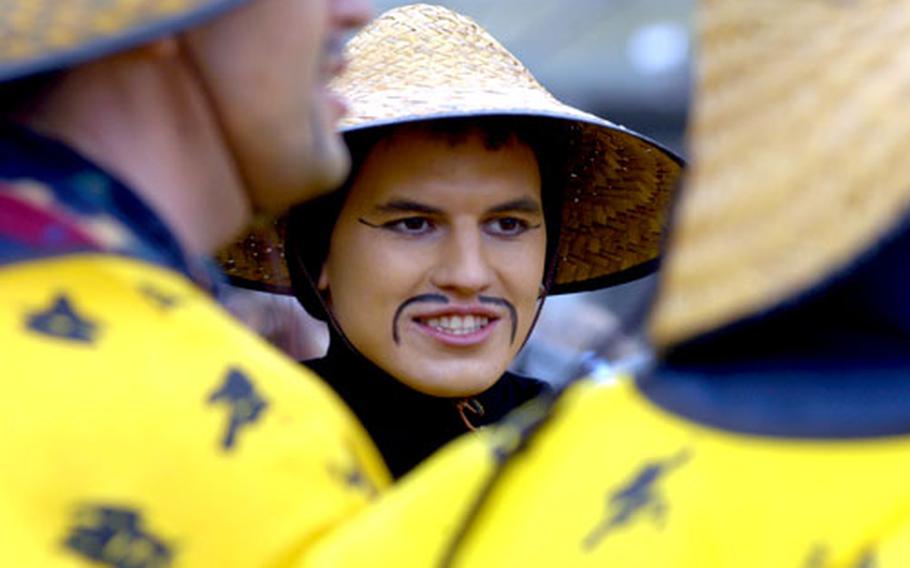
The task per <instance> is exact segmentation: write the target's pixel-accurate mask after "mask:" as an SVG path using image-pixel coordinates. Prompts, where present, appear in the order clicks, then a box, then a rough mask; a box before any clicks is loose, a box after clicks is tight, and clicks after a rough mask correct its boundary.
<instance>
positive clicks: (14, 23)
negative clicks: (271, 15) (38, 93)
mask: <svg viewBox="0 0 910 568" xmlns="http://www.w3.org/2000/svg"><path fill="white" fill-rule="evenodd" d="M248 1H250V0H0V15H2V16H0V81H9V80H12V79H16V78H20V77H25V76H28V75H32V74H36V73H41V72H44V71H52V70H56V69H62V68H66V67H71V66H74V65H77V64H79V63H84V62H86V61H90V60H92V59H97V58H99V57H102V56H105V55H108V54H111V53H115V52H118V51H123V50H125V49H129V48H131V47H134V46H137V45H141V44H143V43H147V42H149V41H153V40H155V39H157V38H160V37H164V36H166V35H168V34H171V33H174V32H177V31H179V30H182V29H187V28H191V27H193V26H196V25H198V24H201V23H203V22H205V21H206V20H208V19H210V18H212V17H214V16H216V15H218V14H220V13H222V12H224V11H226V10H229V9H231V8H233V7H235V6H238V5H240V4H243V3H245V2H248Z"/></svg>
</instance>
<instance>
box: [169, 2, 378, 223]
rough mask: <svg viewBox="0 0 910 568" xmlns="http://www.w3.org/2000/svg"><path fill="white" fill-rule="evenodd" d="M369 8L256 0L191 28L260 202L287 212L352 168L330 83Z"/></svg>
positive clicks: (208, 85)
mask: <svg viewBox="0 0 910 568" xmlns="http://www.w3.org/2000/svg"><path fill="white" fill-rule="evenodd" d="M370 13H371V1H370V0H252V1H251V2H249V3H247V4H246V5H244V6H242V7H240V8H238V9H235V10H233V11H231V12H229V13H227V14H226V15H224V16H222V17H220V18H217V19H215V20H214V21H213V22H211V23H209V24H207V25H205V26H201V27H199V28H196V29H193V30H191V31H189V32H188V33H187V34H186V36H185V39H186V45H187V46H188V49H189V52H190V54H191V57H192V58H193V60H194V61H195V64H196V65H197V67H198V71H199V74H200V77H201V82H202V83H203V86H204V88H205V89H206V90H207V91H208V94H209V97H210V99H211V103H212V105H213V107H214V109H215V112H216V114H217V119H218V120H219V121H220V124H221V127H222V129H223V132H224V136H225V139H226V143H227V145H228V149H229V151H230V152H231V153H232V154H233V156H234V160H235V162H236V164H237V167H238V170H239V172H238V173H239V174H240V176H241V177H242V179H244V181H245V182H246V186H247V191H248V194H249V198H250V201H251V202H252V204H253V206H254V207H257V208H259V209H262V210H265V211H271V212H280V211H282V210H284V209H285V208H287V207H288V206H289V205H292V204H294V203H297V202H299V201H302V200H306V199H309V198H312V197H314V196H315V195H317V194H319V193H322V192H324V191H327V190H329V189H332V188H334V187H335V186H337V185H338V184H339V183H340V182H341V181H343V179H344V177H345V176H346V175H347V171H348V154H347V150H346V149H345V147H344V145H343V143H342V141H341V139H340V138H339V136H338V135H337V134H336V132H335V123H336V121H337V120H338V118H340V116H341V115H342V114H343V113H344V103H343V102H342V101H341V100H340V99H338V98H337V97H335V96H334V95H331V94H329V93H328V91H327V90H326V88H325V84H326V82H327V81H328V79H330V78H331V77H332V76H333V75H334V74H336V73H338V72H339V71H340V70H341V67H342V65H343V61H342V59H341V47H342V37H341V36H342V34H343V33H344V32H346V31H348V30H350V29H353V28H356V27H359V26H361V25H363V24H364V23H365V22H366V21H367V20H368V18H369V17H370Z"/></svg>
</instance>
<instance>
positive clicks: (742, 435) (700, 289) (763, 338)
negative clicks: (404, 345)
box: [317, 0, 910, 568]
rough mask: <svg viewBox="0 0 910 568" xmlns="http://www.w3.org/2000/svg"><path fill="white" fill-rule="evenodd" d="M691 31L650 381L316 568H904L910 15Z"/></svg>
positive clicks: (427, 474) (743, 14)
mask: <svg viewBox="0 0 910 568" xmlns="http://www.w3.org/2000/svg"><path fill="white" fill-rule="evenodd" d="M698 16H699V20H698V21H699V26H700V28H699V32H700V38H699V45H700V49H701V53H700V58H699V65H700V67H699V68H698V77H699V79H698V84H697V91H696V105H695V109H694V117H693V130H692V135H691V138H690V145H691V146H690V147H691V152H692V158H693V161H692V169H691V177H690V178H689V179H688V182H687V183H688V186H687V187H686V190H687V191H685V192H683V194H682V197H681V201H680V203H679V206H678V210H677V211H676V212H675V213H676V215H675V218H674V224H673V225H672V231H673V232H672V234H671V240H670V246H669V250H668V253H667V254H668V256H667V259H668V262H667V264H666V266H665V271H664V272H663V274H662V277H663V282H662V285H661V290H660V293H659V297H658V301H657V304H656V308H655V311H654V313H653V319H652V322H651V329H652V331H653V337H654V338H655V340H656V341H657V342H658V345H659V346H660V348H661V356H660V360H659V362H658V364H657V365H656V368H655V369H654V370H653V371H652V372H650V373H642V374H640V375H639V376H637V377H635V378H634V379H631V380H625V381H623V382H620V383H619V384H616V383H613V385H612V386H608V385H606V384H602V383H601V384H598V383H597V382H596V381H592V380H582V381H580V382H578V383H577V384H576V385H574V386H573V387H571V388H569V389H568V390H566V391H565V394H564V395H563V396H562V397H561V398H560V399H558V401H557V402H556V404H555V405H553V406H552V407H550V408H549V409H547V408H546V406H545V405H541V407H540V408H539V409H537V410H534V409H530V410H528V411H526V412H521V411H520V412H519V413H518V414H516V415H514V416H513V417H510V418H509V419H507V421H506V423H505V425H504V426H503V427H502V428H499V429H496V430H493V431H488V432H487V433H482V434H481V435H480V436H477V437H473V438H470V439H466V440H463V441H460V442H458V443H456V444H455V445H453V446H452V447H451V448H449V449H447V451H445V452H443V453H441V454H440V455H438V456H434V458H432V459H431V460H429V461H428V462H427V463H426V464H425V465H424V468H423V470H422V471H421V474H422V475H421V476H419V477H418V476H414V477H411V478H409V479H407V480H405V481H404V482H403V483H401V484H400V485H398V486H397V487H396V488H395V490H394V491H393V492H392V493H390V494H387V495H386V499H387V501H386V502H385V503H383V506H382V507H380V508H377V509H376V510H375V511H372V513H374V514H372V515H366V516H364V517H362V518H361V519H360V520H359V522H358V523H355V524H354V525H351V526H349V527H347V528H346V530H345V531H344V532H342V533H340V534H338V535H336V539H335V540H333V541H327V542H326V543H325V548H323V549H322V550H321V551H320V552H321V553H322V555H321V556H320V557H319V560H320V561H321V562H323V563H324V565H331V566H346V565H356V564H357V561H358V560H363V559H368V558H377V557H382V556H383V555H384V554H387V553H390V550H391V549H392V548H394V547H395V546H396V544H399V543H400V540H398V539H399V538H400V537H397V536H396V535H399V534H401V533H402V532H403V531H404V532H406V533H407V539H408V546H407V547H406V548H400V547H399V554H398V565H399V566H404V565H411V566H430V565H434V566H438V565H458V566H478V565H489V566H506V565H508V566H529V565H534V566H538V565H550V566H575V565H578V566H690V567H696V566H697V567H705V566H737V567H768V566H774V567H781V566H792V567H805V568H809V567H848V568H860V567H865V568H868V567H872V566H874V567H876V568H889V567H895V568H903V567H905V566H908V565H910V484H908V483H907V476H908V475H910V293H908V290H910V160H908V159H907V153H908V151H910V106H908V105H907V101H906V98H907V93H908V92H910V40H908V38H910V5H908V4H907V3H905V2H890V1H884V0H857V1H854V2H822V1H817V2H815V1H813V2H797V3H793V2H787V1H784V0H770V1H769V0H760V1H750V2H743V1H742V0H711V1H706V2H704V3H703V4H702V5H701V9H700V11H699V14H698ZM807 30H823V33H822V32H821V31H819V32H818V33H808V34H807ZM439 487H447V488H448V492H446V493H445V494H444V495H445V499H440V497H439V493H438V488H439ZM427 509H432V510H434V511H437V512H439V511H445V512H447V513H448V517H447V518H443V516H442V515H441V514H438V515H437V516H436V517H435V518H434V519H433V520H434V521H438V523H433V524H428V523H427V519H429V518H430V517H429V516H428V515H427V514H426V510H427ZM415 520H419V522H415ZM453 527H455V528H454V530H453ZM405 529H406V530H405ZM317 565H318V563H317Z"/></svg>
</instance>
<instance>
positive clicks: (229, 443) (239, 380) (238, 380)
mask: <svg viewBox="0 0 910 568" xmlns="http://www.w3.org/2000/svg"><path fill="white" fill-rule="evenodd" d="M218 402H224V403H225V404H227V405H228V406H229V408H230V417H229V418H228V427H227V431H226V432H225V434H224V438H223V440H222V441H221V446H222V447H223V448H224V449H225V450H230V449H232V448H233V447H234V445H235V443H236V442H237V431H238V430H240V428H242V427H244V426H248V425H250V424H253V423H254V422H256V421H257V420H259V418H260V417H261V416H262V412H263V411H264V410H265V409H266V407H267V406H268V403H267V402H266V401H265V399H263V398H262V397H261V396H260V395H259V393H257V392H256V389H255V387H254V386H253V383H252V382H251V381H250V379H248V378H247V376H246V375H245V374H244V373H243V372H242V371H239V370H237V369H230V370H229V371H228V374H227V377H225V379H224V383H222V385H221V386H220V387H219V388H218V389H217V390H215V392H213V393H212V395H211V396H210V397H209V404H216V403H218Z"/></svg>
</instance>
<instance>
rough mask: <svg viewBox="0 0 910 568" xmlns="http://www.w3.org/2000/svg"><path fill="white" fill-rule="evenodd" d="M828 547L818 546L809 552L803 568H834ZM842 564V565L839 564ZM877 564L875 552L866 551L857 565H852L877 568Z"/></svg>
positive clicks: (852, 566)
mask: <svg viewBox="0 0 910 568" xmlns="http://www.w3.org/2000/svg"><path fill="white" fill-rule="evenodd" d="M829 552H830V551H829V549H828V547H827V546H824V545H822V544H819V545H816V546H815V547H814V548H813V549H812V550H810V551H809V554H808V556H807V557H806V561H805V563H803V565H802V568H826V567H827V566H832V565H833V564H831V562H830V560H831V558H830V557H831V554H830V553H829ZM838 564H840V563H838ZM876 566H877V562H876V560H875V552H874V551H873V550H866V551H864V552H863V553H862V554H861V555H860V557H859V559H857V561H856V563H854V564H850V567H851V568H875V567H876Z"/></svg>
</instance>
